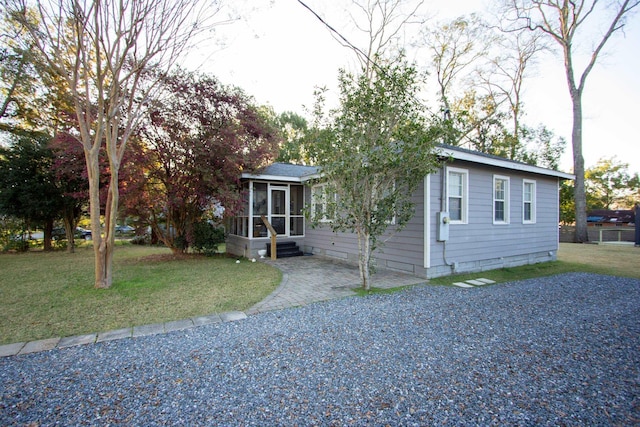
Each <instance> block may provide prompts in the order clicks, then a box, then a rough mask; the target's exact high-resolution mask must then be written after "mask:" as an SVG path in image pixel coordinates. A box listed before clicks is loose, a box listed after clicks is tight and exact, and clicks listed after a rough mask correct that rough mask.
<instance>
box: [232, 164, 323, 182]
mask: <svg viewBox="0 0 640 427" xmlns="http://www.w3.org/2000/svg"><path fill="white" fill-rule="evenodd" d="M319 170H320V168H319V167H318V166H306V165H294V164H291V163H272V164H270V165H269V166H267V167H265V168H263V169H261V170H259V171H257V172H256V173H247V172H245V173H243V174H242V178H246V179H264V180H267V181H288V182H303V181H306V180H308V179H312V178H314V177H316V176H317V175H318V172H319Z"/></svg>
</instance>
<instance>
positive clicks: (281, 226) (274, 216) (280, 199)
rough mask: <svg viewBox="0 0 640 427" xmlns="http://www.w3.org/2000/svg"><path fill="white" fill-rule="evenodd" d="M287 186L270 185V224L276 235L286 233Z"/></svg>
mask: <svg viewBox="0 0 640 427" xmlns="http://www.w3.org/2000/svg"><path fill="white" fill-rule="evenodd" d="M288 192H289V188H288V187H271V212H270V214H271V225H272V226H273V228H274V229H275V230H276V233H278V235H285V236H286V235H288V233H287V206H288V203H287V198H288V197H287V196H288Z"/></svg>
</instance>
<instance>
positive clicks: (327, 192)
mask: <svg viewBox="0 0 640 427" xmlns="http://www.w3.org/2000/svg"><path fill="white" fill-rule="evenodd" d="M335 198H336V195H335V192H333V190H332V189H331V187H330V186H329V185H328V184H326V183H325V184H316V185H314V186H313V187H311V214H312V216H313V218H315V219H316V220H318V221H319V222H330V221H332V220H333V218H334V215H333V211H334V209H335Z"/></svg>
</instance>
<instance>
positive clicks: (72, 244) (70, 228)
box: [63, 208, 76, 254]
mask: <svg viewBox="0 0 640 427" xmlns="http://www.w3.org/2000/svg"><path fill="white" fill-rule="evenodd" d="M70 211H72V209H68V208H67V209H65V212H64V218H63V221H64V232H65V234H66V236H67V252H68V253H70V254H72V253H74V252H75V251H76V238H75V231H76V221H75V215H73V214H72V213H70Z"/></svg>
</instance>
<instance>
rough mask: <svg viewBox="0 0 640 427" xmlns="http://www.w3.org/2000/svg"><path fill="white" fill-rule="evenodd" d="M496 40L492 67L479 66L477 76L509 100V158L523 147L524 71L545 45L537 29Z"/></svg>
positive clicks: (494, 91) (491, 61)
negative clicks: (510, 124) (485, 68)
mask: <svg viewBox="0 0 640 427" xmlns="http://www.w3.org/2000/svg"><path fill="white" fill-rule="evenodd" d="M496 41H497V44H496V47H497V49H496V48H494V51H496V53H497V55H496V56H494V57H492V58H490V59H489V61H490V63H491V67H490V68H488V69H487V70H480V72H479V76H480V79H481V81H483V82H484V84H486V85H487V87H488V88H489V90H490V91H491V92H493V93H495V97H496V98H500V99H504V100H505V101H506V103H508V107H509V113H510V116H511V122H512V128H511V136H510V139H511V141H508V142H509V145H510V148H509V150H510V153H509V158H510V159H516V158H517V151H518V149H520V148H522V147H521V143H522V141H521V138H520V134H521V131H522V123H521V119H522V111H523V110H522V107H523V105H522V95H523V84H524V81H525V78H526V77H527V74H528V73H527V72H528V71H529V70H530V68H531V67H532V66H533V65H535V60H536V55H537V54H538V53H539V52H540V51H541V50H543V49H545V45H544V43H542V41H541V36H540V35H539V34H536V33H517V34H516V35H515V37H502V38H500V39H497V40H496Z"/></svg>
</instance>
